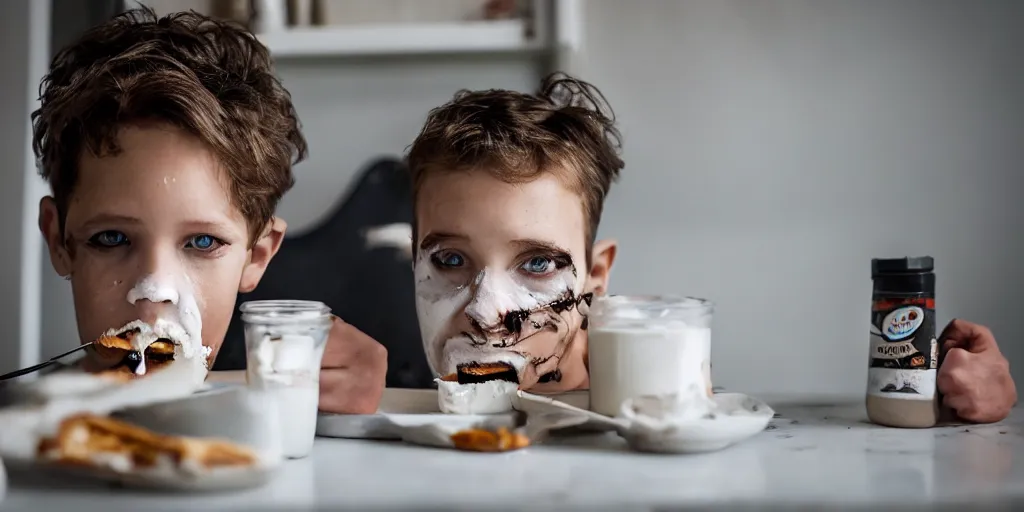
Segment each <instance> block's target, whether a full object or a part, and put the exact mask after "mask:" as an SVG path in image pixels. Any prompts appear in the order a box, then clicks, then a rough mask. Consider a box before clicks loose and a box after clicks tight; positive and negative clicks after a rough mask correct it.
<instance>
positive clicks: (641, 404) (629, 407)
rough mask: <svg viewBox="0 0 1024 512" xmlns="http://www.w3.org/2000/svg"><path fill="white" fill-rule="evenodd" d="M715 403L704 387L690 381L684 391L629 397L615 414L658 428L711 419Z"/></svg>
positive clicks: (640, 424) (635, 422)
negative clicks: (689, 384)
mask: <svg viewBox="0 0 1024 512" xmlns="http://www.w3.org/2000/svg"><path fill="white" fill-rule="evenodd" d="M717 410H718V404H717V403H716V402H715V401H714V400H713V399H712V398H709V397H708V396H707V394H706V393H705V392H704V387H703V386H701V385H699V384H693V385H691V386H690V387H689V388H688V389H687V390H686V391H685V392H684V393H679V394H670V395H650V396H641V397H636V398H631V399H628V400H626V401H625V402H624V403H623V404H622V412H620V413H619V416H620V417H622V418H625V419H627V420H629V421H630V422H631V423H632V424H634V425H635V426H640V427H646V428H649V429H654V430H660V429H664V428H667V427H670V426H676V425H681V424H686V423H690V422H694V421H699V420H713V419H715V413H716V412H717Z"/></svg>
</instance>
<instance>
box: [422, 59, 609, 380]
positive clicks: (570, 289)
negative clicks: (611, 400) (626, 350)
mask: <svg viewBox="0 0 1024 512" xmlns="http://www.w3.org/2000/svg"><path fill="white" fill-rule="evenodd" d="M619 147H620V145H619V134H618V132H617V131H616V128H615V126H614V119H613V116H612V113H611V110H610V109H608V108H607V104H606V103H605V101H604V98H603V97H602V96H601V93H600V92H599V91H598V90H597V89H596V88H594V87H593V86H591V85H590V84H587V83H585V82H581V81H579V80H575V79H573V78H570V77H567V76H563V75H552V76H551V77H549V78H547V79H546V80H545V81H544V83H543V85H542V86H541V91H540V93H538V94H536V95H530V94H522V93H518V92H512V91H501V90H490V91H478V92H469V91H463V92H460V93H459V94H457V95H456V96H455V99H453V100H452V101H451V102H449V103H447V104H445V105H443V106H441V107H438V108H436V109H434V110H433V111H431V113H430V115H429V117H428V119H427V122H426V125H425V126H424V127H423V130H422V131H421V132H420V134H419V136H418V137H417V138H416V141H415V142H414V143H413V145H412V147H411V148H410V151H409V155H408V161H409V168H410V172H411V173H412V178H413V193H414V204H415V227H414V230H413V249H414V251H415V263H414V270H415V275H416V304H417V313H418V315H419V319H420V328H421V332H422V337H423V346H424V349H425V350H426V353H427V360H428V362H429V364H430V367H431V369H432V370H433V371H434V373H435V374H437V375H439V376H444V375H450V374H454V373H455V372H456V371H457V370H458V367H459V365H462V364H466V363H471V362H475V363H486V364H491V365H499V366H501V365H503V366H505V367H506V368H507V369H508V370H509V371H512V370H514V373H515V377H514V378H515V379H516V380H517V381H518V382H519V384H520V386H521V387H522V388H524V389H531V390H535V391H539V392H559V391H567V390H572V389H585V388H587V387H588V386H589V377H588V371H587V352H586V347H587V345H586V327H587V320H586V315H587V310H588V308H589V306H590V302H591V300H592V298H593V296H594V295H595V294H597V295H600V294H602V293H604V291H605V290H606V289H607V286H608V276H609V272H610V270H611V266H612V263H613V262H614V260H615V252H616V244H615V242H614V241H595V239H594V237H595V235H596V233H597V227H598V223H599V221H600V218H601V210H602V207H603V205H604V199H605V196H606V195H607V194H608V189H609V188H610V187H611V184H612V182H613V181H615V179H616V178H617V177H618V175H619V171H620V170H621V169H622V167H623V161H622V159H621V158H620V157H619Z"/></svg>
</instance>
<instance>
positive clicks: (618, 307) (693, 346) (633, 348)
mask: <svg viewBox="0 0 1024 512" xmlns="http://www.w3.org/2000/svg"><path fill="white" fill-rule="evenodd" d="M713 311H714V307H713V305H712V304H711V302H709V301H707V300H704V299H695V298H690V297H668V296H664V297H659V296H624V295H612V296H608V297H600V298H598V299H597V300H595V301H594V305H593V307H592V308H591V310H590V320H589V322H590V325H589V329H588V335H587V339H588V346H589V348H588V352H589V356H588V357H589V368H590V409H591V410H592V411H594V412H597V413H599V414H604V415H606V416H617V415H618V414H619V411H620V409H621V407H622V403H623V402H625V401H626V400H628V399H630V398H636V397H639V396H646V395H662V396H664V395H676V396H677V397H679V398H680V399H684V398H685V397H703V398H707V397H710V396H711V393H712V392H711V317H712V314H713Z"/></svg>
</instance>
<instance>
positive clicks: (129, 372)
mask: <svg viewBox="0 0 1024 512" xmlns="http://www.w3.org/2000/svg"><path fill="white" fill-rule="evenodd" d="M138 334H139V332H138V331H137V330H132V331H126V332H124V333H121V334H118V335H116V336H110V335H104V336H101V337H100V338H99V339H97V340H96V341H94V342H93V345H92V349H93V350H94V351H95V353H96V359H97V360H98V361H105V362H106V363H98V364H96V365H95V366H96V367H97V369H96V370H95V371H94V372H93V373H97V374H100V375H102V376H104V377H108V378H112V379H115V380H118V381H121V382H126V381H128V380H131V379H134V378H138V377H143V376H145V375H148V374H149V373H152V372H154V371H157V370H160V369H161V368H163V367H164V366H166V365H167V364H170V362H171V361H173V360H174V342H172V341H169V340H164V339H159V340H156V341H154V342H153V343H151V344H150V345H149V346H148V347H146V349H145V350H144V351H143V352H142V353H141V354H140V353H139V352H138V351H137V350H135V348H134V347H133V346H132V340H133V338H134V337H135V336H137V335H138ZM142 358H145V363H146V372H145V373H144V374H142V375H139V374H137V373H136V371H135V370H136V368H137V367H138V366H139V364H140V361H142Z"/></svg>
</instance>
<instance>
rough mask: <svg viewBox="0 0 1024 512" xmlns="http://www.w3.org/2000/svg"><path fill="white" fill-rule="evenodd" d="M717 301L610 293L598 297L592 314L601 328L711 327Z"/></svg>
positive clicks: (591, 310)
mask: <svg viewBox="0 0 1024 512" xmlns="http://www.w3.org/2000/svg"><path fill="white" fill-rule="evenodd" d="M713 311H714V304H713V303H712V302H711V301H709V300H707V299H700V298H696V297H682V296H672V295H609V296H606V297H598V298H597V299H596V300H595V301H594V305H593V306H592V307H591V309H590V317H591V320H592V321H593V322H594V325H595V326H596V327H598V328H601V327H611V328H619V327H623V328H638V327H649V326H653V325H670V324H686V325H689V326H693V327H708V326H709V324H710V322H711V315H712V313H713Z"/></svg>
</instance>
